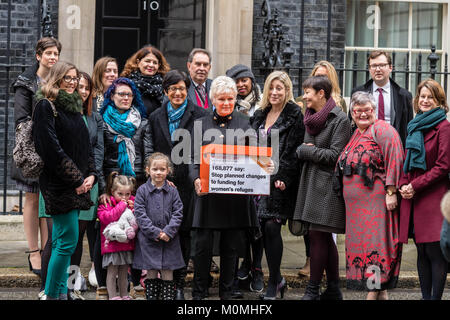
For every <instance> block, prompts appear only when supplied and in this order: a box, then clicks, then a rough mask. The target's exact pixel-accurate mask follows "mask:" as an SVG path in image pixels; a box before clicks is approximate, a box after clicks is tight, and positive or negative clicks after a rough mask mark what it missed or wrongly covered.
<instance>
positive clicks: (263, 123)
mask: <svg viewBox="0 0 450 320" xmlns="http://www.w3.org/2000/svg"><path fill="white" fill-rule="evenodd" d="M250 123H251V125H252V128H253V129H255V130H257V133H258V139H259V144H261V143H264V142H266V141H267V142H266V143H267V146H269V147H270V146H271V147H273V148H274V149H273V152H274V156H273V158H274V159H275V163H277V165H276V168H278V169H277V170H275V172H276V173H275V174H273V175H271V177H270V195H269V196H258V197H255V202H256V211H257V214H258V218H259V219H260V223H261V230H262V234H263V242H264V248H265V250H266V258H267V265H268V267H269V281H268V287H267V292H266V293H265V294H264V295H262V296H261V299H263V300H273V299H275V298H276V296H277V294H278V292H280V294H281V297H283V294H284V290H285V289H286V280H285V279H284V278H283V277H282V276H281V272H280V265H281V258H282V255H283V240H282V238H281V226H282V225H284V224H285V223H286V220H287V219H288V218H291V217H292V215H293V212H294V207H295V195H296V193H297V188H298V183H297V180H298V176H299V163H298V160H297V156H296V153H295V151H296V149H297V147H298V146H299V145H300V144H301V143H302V142H303V137H304V135H305V127H304V125H303V115H302V112H301V109H300V107H299V106H298V105H297V104H296V103H295V102H294V99H293V94H292V82H291V80H290V79H289V76H288V75H287V74H286V73H285V72H282V71H274V72H272V73H271V74H270V75H269V76H268V77H267V79H266V82H265V84H264V92H263V98H262V101H261V108H260V109H258V110H256V111H255V114H254V115H253V117H252V118H251V119H250ZM277 134H278V139H279V145H278V150H277V148H276V145H273V141H272V138H273V137H274V135H277ZM277 159H278V160H277ZM258 258H259V259H260V260H261V258H262V252H261V255H260V256H259V257H258Z"/></svg>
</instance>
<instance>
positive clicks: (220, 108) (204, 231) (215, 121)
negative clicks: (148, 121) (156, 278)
mask: <svg viewBox="0 0 450 320" xmlns="http://www.w3.org/2000/svg"><path fill="white" fill-rule="evenodd" d="M236 95H237V88H236V84H235V83H234V81H233V79H231V78H229V77H225V76H220V77H218V78H216V79H215V80H214V81H213V83H212V85H211V90H210V96H211V100H212V102H213V104H214V107H215V109H214V111H213V112H212V113H210V114H208V115H207V116H205V117H203V118H200V119H199V120H197V121H196V124H195V125H194V135H193V137H192V146H193V152H192V154H191V156H192V157H193V158H192V160H191V161H192V164H191V165H190V167H189V178H190V181H191V183H194V187H195V191H196V193H197V195H198V196H199V197H197V198H196V201H195V209H194V215H193V222H192V228H195V230H196V233H195V234H196V239H195V248H194V251H195V256H194V283H193V290H192V298H193V299H194V300H201V299H204V298H205V297H206V295H207V289H208V280H209V271H210V261H211V256H212V249H213V234H214V231H218V232H219V234H220V279H219V296H220V298H221V299H230V298H231V295H232V287H233V280H234V272H235V262H236V258H237V247H238V245H240V241H241V239H240V237H239V236H237V235H240V234H242V232H241V231H244V230H247V229H249V228H257V227H258V224H257V220H256V215H255V212H254V207H253V203H252V202H251V197H250V196H248V195H230V194H216V193H211V194H208V193H203V192H202V191H201V187H202V186H201V180H200V178H199V177H200V165H199V164H198V163H199V157H200V149H201V145H208V144H211V143H214V144H225V143H227V144H234V145H248V144H251V142H253V145H254V144H256V136H255V135H252V134H251V133H248V129H251V128H250V124H249V122H248V117H246V116H245V115H243V114H241V113H240V112H238V111H236V110H234V106H235V102H236ZM210 129H213V130H214V132H215V133H216V134H219V133H220V135H219V136H212V137H211V135H208V134H207V135H205V132H206V131H208V133H212V131H210ZM229 129H231V130H238V129H240V130H243V131H244V132H246V131H247V134H245V135H242V136H239V137H234V141H226V139H225V135H227V130H229ZM250 131H252V130H250ZM197 139H201V140H202V142H201V145H199V144H198V143H197V144H195V143H194V142H197Z"/></svg>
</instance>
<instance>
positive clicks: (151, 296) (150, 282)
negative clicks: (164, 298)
mask: <svg viewBox="0 0 450 320" xmlns="http://www.w3.org/2000/svg"><path fill="white" fill-rule="evenodd" d="M161 282H162V280H161V279H158V278H156V279H145V281H144V284H145V298H146V299H147V300H159V296H160V292H161Z"/></svg>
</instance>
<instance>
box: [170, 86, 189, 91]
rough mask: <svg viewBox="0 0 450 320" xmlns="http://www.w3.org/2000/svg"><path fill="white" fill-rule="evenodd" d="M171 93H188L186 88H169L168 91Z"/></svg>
mask: <svg viewBox="0 0 450 320" xmlns="http://www.w3.org/2000/svg"><path fill="white" fill-rule="evenodd" d="M168 91H169V92H177V91H180V92H185V91H186V87H169V89H168Z"/></svg>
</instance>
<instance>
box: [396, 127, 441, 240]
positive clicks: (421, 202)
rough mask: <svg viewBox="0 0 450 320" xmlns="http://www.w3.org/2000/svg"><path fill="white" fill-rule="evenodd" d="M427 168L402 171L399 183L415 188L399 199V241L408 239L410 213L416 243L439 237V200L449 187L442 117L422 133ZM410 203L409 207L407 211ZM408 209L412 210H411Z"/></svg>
mask: <svg viewBox="0 0 450 320" xmlns="http://www.w3.org/2000/svg"><path fill="white" fill-rule="evenodd" d="M424 142H425V152H426V155H425V162H426V165H427V170H426V171H423V170H421V169H415V170H413V171H411V172H409V173H408V174H405V173H404V172H403V171H402V177H401V178H400V183H399V185H400V187H401V186H402V185H404V184H408V183H411V184H412V187H413V189H414V191H415V194H414V197H413V198H412V199H410V200H405V199H402V200H401V206H400V241H401V242H403V243H407V242H408V228H409V223H410V218H411V216H412V217H413V219H414V221H413V222H414V233H415V239H416V242H417V243H426V242H437V241H440V233H441V228H442V222H443V216H442V213H441V208H440V203H441V200H442V198H443V196H444V194H445V193H446V192H447V191H448V190H449V188H450V182H449V175H448V174H449V172H450V123H449V122H448V121H447V120H444V121H442V122H441V123H439V124H438V125H437V126H436V127H434V128H433V129H431V130H430V131H428V132H426V133H425V134H424ZM411 206H412V211H411ZM411 213H412V214H411Z"/></svg>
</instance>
